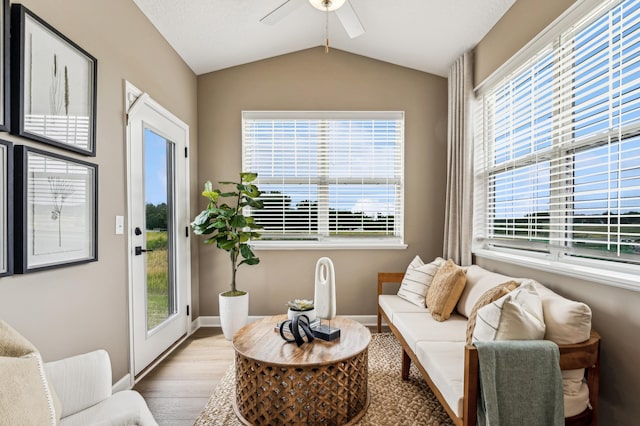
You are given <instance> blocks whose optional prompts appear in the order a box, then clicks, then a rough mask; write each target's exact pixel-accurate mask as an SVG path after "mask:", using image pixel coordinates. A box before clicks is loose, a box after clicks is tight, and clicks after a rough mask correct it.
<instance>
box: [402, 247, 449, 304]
mask: <svg viewBox="0 0 640 426" xmlns="http://www.w3.org/2000/svg"><path fill="white" fill-rule="evenodd" d="M443 264H444V259H442V258H441V257H438V258H436V259H435V260H434V261H433V262H431V263H427V264H425V263H424V262H423V261H422V259H420V256H416V257H415V258H414V259H413V261H411V263H410V264H409V267H408V268H407V272H405V274H404V278H403V279H402V283H401V284H400V288H399V289H398V296H400V297H402V298H403V299H405V300H407V301H409V302H411V303H413V304H414V305H417V306H421V307H424V306H425V297H426V296H427V291H428V290H429V286H430V285H431V281H432V280H433V277H434V276H435V275H436V272H438V269H440V266H442V265H443Z"/></svg>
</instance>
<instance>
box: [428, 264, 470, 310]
mask: <svg viewBox="0 0 640 426" xmlns="http://www.w3.org/2000/svg"><path fill="white" fill-rule="evenodd" d="M466 282H467V277H466V275H465V273H464V270H463V269H462V268H460V267H459V266H458V265H456V264H455V263H453V261H452V260H451V259H449V260H447V261H446V262H445V264H444V265H442V266H441V267H440V269H438V272H437V273H436V276H435V277H433V281H431V286H430V287H429V290H428V291H427V308H428V309H429V312H431V316H432V317H433V319H435V320H436V321H445V320H446V319H448V318H449V317H450V316H451V313H452V312H453V309H454V308H455V307H456V303H458V299H460V295H462V291H463V290H464V286H465V284H466Z"/></svg>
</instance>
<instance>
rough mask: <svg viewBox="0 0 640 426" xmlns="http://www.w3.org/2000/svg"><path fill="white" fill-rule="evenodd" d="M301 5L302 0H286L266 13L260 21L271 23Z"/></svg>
mask: <svg viewBox="0 0 640 426" xmlns="http://www.w3.org/2000/svg"><path fill="white" fill-rule="evenodd" d="M301 5H302V0H287V1H285V2H284V3H282V4H281V5H280V6H278V7H276V8H275V9H273V10H272V11H271V12H269V13H267V14H266V15H265V16H264V17H263V18H262V19H260V22H262V23H263V24H269V25H273V24H275V23H277V22H279V21H280V20H281V19H282V18H284V17H285V16H287V15H288V14H290V13H291V12H293V11H294V10H296V9H297V8H298V7H300V6H301Z"/></svg>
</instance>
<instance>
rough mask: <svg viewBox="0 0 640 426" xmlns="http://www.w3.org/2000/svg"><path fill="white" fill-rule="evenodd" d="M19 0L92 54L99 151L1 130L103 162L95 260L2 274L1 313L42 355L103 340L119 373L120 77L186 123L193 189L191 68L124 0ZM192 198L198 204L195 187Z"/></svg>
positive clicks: (122, 246) (124, 341)
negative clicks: (95, 63) (76, 149)
mask: <svg viewBox="0 0 640 426" xmlns="http://www.w3.org/2000/svg"><path fill="white" fill-rule="evenodd" d="M22 3H23V4H25V6H27V7H28V8H29V9H31V10H32V11H33V12H34V13H35V14H37V15H38V16H40V17H41V18H43V19H44V20H45V21H47V22H48V23H49V24H51V25H53V26H54V27H55V28H57V29H58V30H59V31H60V32H62V33H63V34H65V35H66V36H68V37H69V38H70V39H71V40H73V41H75V42H76V43H78V44H79V45H80V46H81V47H82V48H84V49H85V50H87V51H88V52H90V53H91V54H92V55H93V56H95V57H96V58H97V59H98V91H97V99H98V112H97V138H96V139H97V156H96V157H95V158H88V157H83V156H81V155H76V154H71V153H70V152H66V151H64V150H59V149H55V148H52V147H49V146H47V145H43V144H37V143H33V142H29V141H28V140H26V139H21V138H18V137H13V136H9V135H7V134H3V135H0V138H5V139H9V140H12V141H13V142H15V143H18V144H25V145H32V146H37V147H39V148H42V149H45V150H49V151H55V152H59V153H62V154H65V155H69V156H72V157H75V158H82V159H85V160H87V161H91V162H95V163H97V164H98V165H99V189H98V191H99V224H98V232H99V247H98V254H99V261H98V262H93V263H89V264H84V265H80V266H73V267H67V268H61V269H55V270H50V271H46V272H38V273H32V274H26V275H23V276H21V275H15V276H12V277H6V278H1V279H0V318H1V319H3V320H5V321H7V322H8V323H9V324H11V325H12V326H13V327H14V328H16V329H17V330H19V331H20V332H22V333H23V334H24V335H25V336H26V337H27V338H29V339H30V340H31V341H32V342H33V343H34V344H35V345H36V346H37V347H38V348H39V349H40V351H41V352H42V355H43V358H44V359H45V360H53V359H58V358H61V357H64V356H69V355H73V354H78V353H81V352H86V351H90V350H93V349H96V348H104V349H106V350H107V351H108V352H109V355H110V356H111V362H112V367H113V378H114V380H119V379H120V378H121V377H123V376H124V375H125V374H126V373H127V372H128V370H129V368H128V367H129V323H128V321H129V319H128V289H127V269H126V267H127V253H126V251H127V240H126V236H124V235H115V231H114V227H115V216H116V215H123V216H125V217H126V214H127V206H126V195H125V193H126V181H125V180H126V164H125V156H126V150H125V139H124V134H125V128H124V110H123V104H124V101H123V99H124V96H123V87H124V84H123V81H124V80H125V79H126V80H129V81H131V82H132V83H133V84H134V85H136V86H137V87H138V88H140V89H141V90H144V91H146V92H148V93H149V94H150V95H151V96H152V97H153V98H154V99H155V100H157V101H158V102H160V103H161V104H162V105H163V106H164V107H166V108H167V109H169V110H170V111H171V112H173V113H174V114H175V115H177V116H178V117H179V118H181V119H182V120H184V121H185V122H186V123H187V124H189V125H190V127H191V140H190V143H191V145H192V154H193V156H192V159H193V165H192V175H193V180H194V183H193V187H194V189H195V186H196V185H195V181H196V164H195V158H196V156H197V155H196V150H195V148H196V147H195V141H196V136H197V126H196V123H197V121H196V119H197V116H196V88H197V86H196V77H195V75H194V74H193V73H192V72H191V70H190V69H189V68H188V67H187V66H186V65H185V64H184V62H182V60H181V59H180V58H179V57H178V55H177V54H176V53H175V52H174V51H173V50H172V49H171V47H170V46H169V45H168V44H167V43H166V42H165V41H164V39H163V38H161V36H160V35H159V34H158V32H157V31H156V30H155V28H154V27H153V26H152V25H151V23H150V22H149V21H148V20H147V19H146V18H145V17H144V15H143V14H142V13H141V12H140V10H139V9H138V8H137V7H136V6H135V4H134V3H133V2H132V1H130V0H110V1H85V0H65V1H50V0H24V1H23V2H22ZM193 199H194V200H196V201H194V205H195V204H196V202H197V197H196V195H195V194H194V195H193ZM197 248H198V247H195V246H194V249H195V250H197ZM194 252H195V253H197V251H194ZM194 259H195V260H194V270H195V271H196V274H195V275H196V277H195V279H194V299H195V303H194V305H195V306H194V307H196V306H197V295H198V292H197V257H194ZM194 311H195V312H194V313H196V314H197V309H194Z"/></svg>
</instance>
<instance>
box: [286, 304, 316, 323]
mask: <svg viewBox="0 0 640 426" xmlns="http://www.w3.org/2000/svg"><path fill="white" fill-rule="evenodd" d="M287 306H288V307H289V311H288V312H287V316H288V317H289V319H290V320H293V319H294V318H295V317H297V316H298V315H303V314H304V315H306V316H307V318H309V322H311V321H313V320H314V319H316V310H315V308H314V306H313V300H309V299H293V300H289V302H287Z"/></svg>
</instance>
